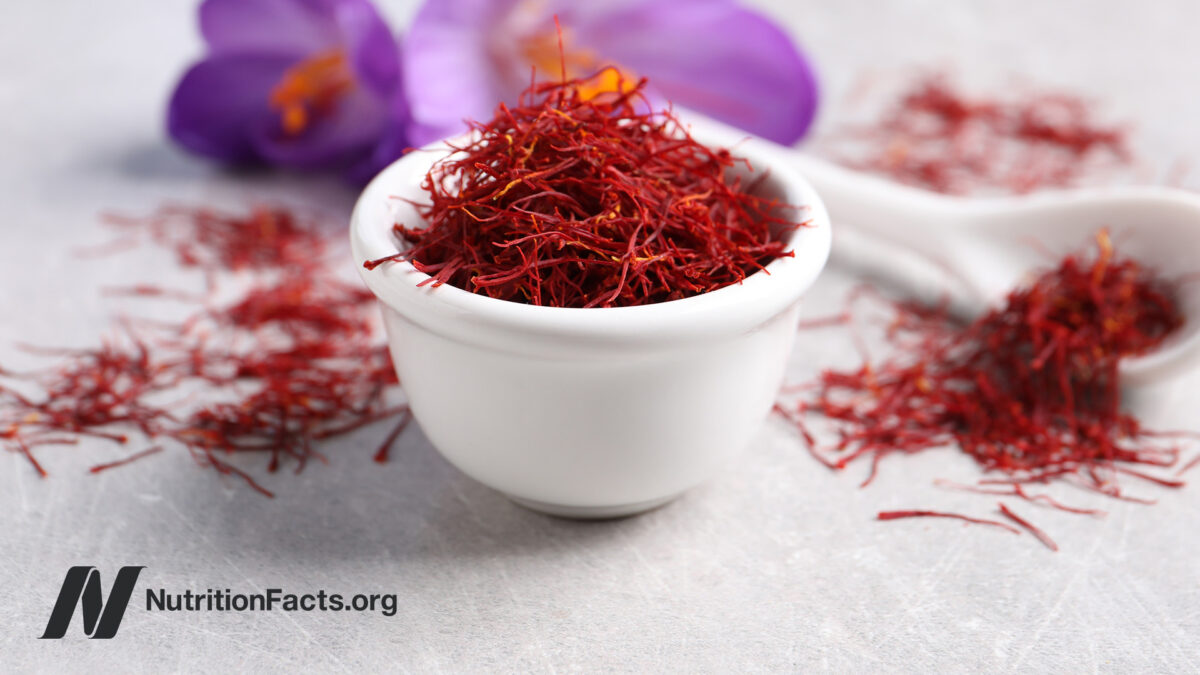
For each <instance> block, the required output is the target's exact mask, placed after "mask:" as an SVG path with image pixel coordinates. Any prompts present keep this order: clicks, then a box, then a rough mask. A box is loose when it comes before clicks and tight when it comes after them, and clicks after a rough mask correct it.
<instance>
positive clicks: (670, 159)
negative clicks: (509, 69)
mask: <svg viewBox="0 0 1200 675" xmlns="http://www.w3.org/2000/svg"><path fill="white" fill-rule="evenodd" d="M605 72H607V71H604V72H601V73H599V74H597V75H596V76H594V77H596V78H599V77H604V76H605ZM589 79H591V78H589ZM587 83H588V79H585V80H569V81H563V82H558V83H540V84H533V85H531V86H530V88H529V89H527V90H526V91H525V92H524V93H523V94H522V96H521V99H520V101H519V102H518V104H517V105H516V106H515V107H511V108H510V107H508V106H506V105H503V104H502V105H500V106H499V107H498V108H497V109H496V113H495V117H493V118H492V119H491V120H490V121H488V122H486V123H473V124H472V125H471V135H470V136H469V140H467V141H465V142H463V143H461V144H451V146H450V147H451V148H452V149H453V153H452V154H450V155H449V156H447V157H446V158H444V159H441V160H439V161H438V162H436V163H435V164H434V166H433V167H432V169H431V170H430V171H429V173H428V174H427V175H426V177H425V181H424V185H423V186H424V189H425V191H426V192H427V193H428V197H429V203H428V204H424V205H420V213H421V216H422V217H423V222H421V223H400V224H397V225H396V226H395V233H396V234H397V235H398V238H399V239H400V240H401V241H402V242H404V243H406V244H408V247H407V248H406V249H405V250H403V251H401V252H399V253H396V254H395V255H392V256H388V257H386V258H382V259H380V260H373V261H368V262H367V263H366V267H367V268H368V269H373V268H374V267H376V266H378V265H380V264H382V263H385V262H389V261H409V262H411V263H412V264H413V266H414V267H415V268H416V269H417V270H419V271H421V272H424V273H425V274H428V275H429V276H430V278H429V279H427V280H425V281H424V282H422V283H423V284H425V283H432V284H434V285H441V284H449V285H451V286H455V287H457V288H461V289H464V290H468V291H471V292H473V293H479V294H482V295H487V296H489V297H493V298H499V299H502V300H510V301H514V302H522V303H528V304H533V305H547V306H553V307H615V306H631V305H645V304H650V303H657V302H665V301H669V300H676V299H680V298H686V297H689V296H694V295H698V294H701V293H706V292H709V291H713V290H716V289H719V288H722V287H724V286H728V285H731V284H736V283H738V282H740V281H741V280H742V279H744V278H746V276H748V275H750V274H753V273H755V272H757V271H758V270H761V269H762V268H763V267H764V266H765V265H766V264H767V263H769V262H770V261H771V260H773V259H775V258H778V257H780V256H786V255H791V252H790V251H787V250H786V245H785V243H784V242H783V239H785V238H786V237H785V236H784V235H785V233H789V232H791V231H793V230H794V229H795V228H796V227H798V226H799V223H796V222H792V221H791V220H789V219H787V218H784V217H782V216H781V215H780V214H781V213H782V210H783V209H784V207H783V205H780V204H778V203H776V202H775V201H773V200H771V199H770V198H768V197H766V196H764V195H760V194H758V191H759V190H760V186H761V185H762V180H763V178H764V176H765V174H763V173H761V172H760V173H759V174H758V175H757V176H754V175H753V169H752V167H750V165H749V163H748V162H745V161H744V160H738V159H736V158H735V157H734V156H733V155H732V154H731V153H730V152H729V150H727V149H711V148H708V147H706V146H704V145H703V144H701V143H699V142H697V141H696V140H694V139H693V138H692V137H691V136H690V135H689V134H688V133H687V131H686V129H685V128H684V126H683V125H682V124H681V123H680V122H679V121H678V120H677V119H676V118H675V117H674V116H673V115H672V114H671V113H669V112H660V113H649V112H640V110H642V109H643V108H645V107H646V105H647V104H646V102H645V100H644V97H643V95H642V93H643V90H644V87H645V84H646V83H645V81H644V80H643V81H641V82H639V83H637V84H636V85H635V86H632V87H626V86H620V87H618V90H619V91H616V92H609V93H603V94H600V95H599V96H595V97H591V98H587V97H585V96H584V94H582V93H581V92H582V91H586V90H588V86H587ZM741 164H744V165H745V170H744V171H741V172H739V171H736V170H735V169H736V168H738V167H739V165H741ZM751 176H753V177H752V178H751Z"/></svg>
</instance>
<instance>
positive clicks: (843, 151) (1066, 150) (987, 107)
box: [827, 75, 1133, 194]
mask: <svg viewBox="0 0 1200 675" xmlns="http://www.w3.org/2000/svg"><path fill="white" fill-rule="evenodd" d="M827 140H828V145H829V147H828V150H827V153H828V154H829V155H830V156H831V158H832V159H835V160H836V161H839V162H841V163H843V164H845V165H847V166H850V167H852V168H855V169H859V170H863V171H869V172H872V173H877V174H881V175H884V176H887V177H889V178H892V179H893V180H896V181H899V182H901V183H905V184H908V185H914V186H918V187H922V188H925V189H928V190H934V191H936V192H944V193H954V194H965V193H971V192H979V191H986V190H989V189H990V190H999V191H1000V192H1007V193H1018V194H1020V193H1026V192H1031V191H1033V190H1037V189H1041V188H1046V187H1067V186H1071V185H1074V184H1076V183H1077V182H1078V179H1079V178H1080V177H1081V176H1082V175H1084V173H1085V172H1087V171H1092V170H1096V169H1100V168H1103V167H1104V166H1106V165H1109V166H1118V167H1123V166H1128V165H1129V164H1131V163H1132V161H1133V157H1132V155H1131V153H1130V151H1129V150H1128V147H1127V145H1128V143H1127V140H1126V130H1125V129H1123V128H1121V127H1118V126H1108V125H1104V124H1101V123H1099V122H1097V121H1096V120H1095V113H1094V110H1093V106H1092V105H1090V104H1089V102H1088V101H1086V100H1085V99H1083V98H1080V97H1078V96H1074V95H1071V94H1066V93H1049V94H1026V95H1024V96H1020V97H1017V96H1014V97H1012V98H1010V99H1007V100H1001V99H991V98H982V97H980V98H970V97H968V96H966V95H964V94H963V93H962V92H961V91H960V90H959V89H957V88H956V87H955V86H953V84H952V83H951V82H950V80H949V78H947V77H946V76H944V75H932V76H922V77H920V78H919V79H917V80H916V81H914V82H913V83H912V84H911V85H910V86H909V87H908V88H907V89H906V90H905V91H904V92H903V93H902V94H901V95H900V96H899V97H898V98H897V99H896V100H895V102H894V103H892V104H891V105H890V106H889V107H888V108H887V109H886V111H885V112H884V113H883V115H882V116H881V117H880V118H879V119H878V120H876V121H875V122H873V123H871V124H868V125H865V126H861V127H860V126H856V127H847V128H845V129H843V130H842V131H841V132H839V133H837V134H836V135H834V136H832V137H830V138H829V139H827Z"/></svg>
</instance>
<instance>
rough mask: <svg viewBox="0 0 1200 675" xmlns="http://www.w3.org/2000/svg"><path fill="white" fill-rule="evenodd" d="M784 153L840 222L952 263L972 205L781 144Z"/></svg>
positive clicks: (830, 213) (878, 238)
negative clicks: (967, 206) (963, 224)
mask: <svg viewBox="0 0 1200 675" xmlns="http://www.w3.org/2000/svg"><path fill="white" fill-rule="evenodd" d="M780 152H783V153H786V154H787V155H788V161H789V163H790V164H791V165H792V166H793V167H795V168H796V170H797V171H799V172H800V174H801V175H803V176H804V177H805V178H806V179H807V180H808V182H810V183H812V185H813V187H814V188H815V189H816V191H817V194H819V195H820V196H821V200H822V201H823V202H824V203H825V208H826V209H828V210H829V215H830V218H832V219H833V221H834V222H835V223H836V224H837V225H838V226H839V227H840V226H843V225H844V226H847V227H849V228H853V229H854V230H856V231H858V232H861V233H864V234H868V235H870V236H871V237H872V238H875V239H877V240H880V241H886V242H888V243H889V244H893V245H896V246H900V247H903V248H905V249H908V250H910V251H913V252H915V253H919V254H921V255H924V256H926V257H928V258H932V259H935V260H939V261H942V262H946V263H953V260H952V259H951V258H952V255H951V254H952V252H953V251H954V244H955V242H954V240H955V239H957V238H958V237H957V234H956V233H957V231H959V230H962V221H963V215H964V213H965V211H966V210H967V209H966V206H965V205H964V204H963V203H962V200H960V199H958V198H955V197H946V196H943V195H938V194H934V193H932V192H927V191H924V190H918V189H915V188H910V187H906V186H903V185H898V184H896V183H893V182H891V181H885V180H882V179H880V178H877V177H875V176H869V175H866V174H863V173H860V172H857V171H852V170H849V169H845V168H843V167H840V166H837V165H835V164H831V163H830V162H827V161H824V160H821V159H817V158H814V157H811V156H808V155H805V154H803V153H801V152H797V151H795V150H789V149H785V148H780ZM956 226H957V227H956Z"/></svg>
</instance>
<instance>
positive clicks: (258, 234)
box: [0, 206, 411, 496]
mask: <svg viewBox="0 0 1200 675" xmlns="http://www.w3.org/2000/svg"><path fill="white" fill-rule="evenodd" d="M109 220H110V222H112V223H114V224H115V225H116V226H117V227H119V228H121V229H122V230H123V231H124V234H125V237H124V238H123V239H122V241H129V240H136V239H139V238H143V237H144V236H145V235H149V238H150V240H151V241H152V242H154V243H156V244H158V245H159V246H162V247H166V248H167V249H169V250H171V251H172V252H173V253H174V258H175V261H176V262H177V263H178V264H179V265H181V266H185V267H195V268H198V269H201V270H202V271H203V272H204V273H205V275H206V277H207V279H208V284H209V289H208V293H207V294H204V295H202V296H201V297H200V298H199V303H197V300H198V299H197V298H196V297H193V296H191V295H190V294H188V293H185V292H181V291H175V290H168V289H162V288H159V287H156V286H153V285H137V286H134V287H131V288H130V289H124V290H126V291H129V293H127V294H129V295H133V296H135V297H149V298H156V299H157V298H162V299H173V300H177V301H182V302H186V303H189V304H199V305H200V307H199V308H197V309H196V310H194V311H193V313H192V314H191V315H190V316H188V317H187V318H186V319H184V320H183V321H181V322H177V323H172V322H161V321H148V320H140V321H138V320H130V321H119V322H117V323H116V329H117V330H116V332H115V335H114V336H113V337H111V338H109V339H107V340H105V341H103V342H102V343H101V344H100V345H99V346H97V347H92V348H85V349H57V350H45V349H39V350H37V351H38V352H39V353H42V354H45V355H47V356H55V357H58V358H59V359H61V361H60V362H59V363H58V364H56V365H53V366H50V367H47V368H44V369H42V370H38V371H34V372H30V373H13V372H11V371H8V370H3V369H0V377H3V378H5V379H7V380H9V381H10V383H11V385H12V386H10V385H9V384H5V383H0V440H6V441H8V443H9V444H10V446H12V447H13V449H14V450H16V451H17V452H20V453H21V454H22V455H24V456H25V457H26V458H27V459H28V461H29V462H30V464H31V465H32V466H33V467H34V469H35V470H36V471H37V472H38V473H39V475H42V476H45V475H46V472H45V470H44V469H43V468H42V466H41V464H40V463H39V462H38V461H37V460H36V458H35V457H34V455H33V452H32V449H33V448H35V447H38V446H41V445H50V444H63V443H71V444H73V443H75V442H76V441H77V440H78V439H79V438H83V437H91V438H102V439H106V440H110V441H112V442H115V443H118V444H125V443H128V442H129V435H130V434H131V433H135V434H140V435H142V436H144V437H146V438H151V439H163V440H170V441H174V442H175V443H177V444H179V445H182V446H184V447H185V448H186V449H187V450H188V451H189V452H190V454H191V455H192V457H193V458H194V459H195V460H196V461H197V462H198V463H199V464H201V465H202V466H207V467H209V468H212V469H213V470H215V471H216V472H218V473H219V474H223V475H231V476H236V477H238V478H241V479H242V480H244V481H245V482H246V483H247V484H248V485H249V486H250V487H252V488H253V489H255V490H257V491H259V492H261V493H263V494H264V495H267V496H273V495H272V493H271V491H269V490H267V489H266V488H265V487H264V486H263V485H262V484H261V483H259V482H258V481H257V480H255V479H254V478H253V477H252V476H251V475H250V474H249V473H247V472H246V471H245V470H243V469H241V468H239V467H237V466H235V465H234V464H232V463H231V461H230V460H231V459H232V458H233V456H235V455H246V454H255V455H262V456H265V457H266V458H267V470H268V471H269V472H275V471H277V470H279V469H280V468H281V467H282V466H284V465H285V464H290V465H291V466H292V467H294V470H295V471H297V472H299V471H300V470H302V469H303V468H304V467H305V466H306V465H307V464H308V462H310V461H313V460H315V461H319V462H325V461H326V459H325V457H324V455H323V454H321V452H320V451H319V449H318V448H317V446H316V444H317V442H318V441H320V440H322V439H326V438H331V437H334V436H340V435H343V434H347V433H350V432H352V431H355V430H357V429H359V428H361V427H364V426H366V425H368V424H372V423H375V422H380V421H383V420H385V419H389V418H398V419H399V422H398V424H397V425H396V426H394V427H393V429H392V430H391V432H390V433H389V434H388V435H387V438H386V440H385V442H384V443H383V445H382V446H381V447H380V448H379V450H378V451H377V452H376V454H375V459H376V461H385V460H386V458H387V455H388V450H389V448H390V447H391V446H392V445H393V444H394V443H395V441H396V439H397V438H398V437H399V435H400V434H401V433H402V432H403V430H404V429H405V427H406V426H407V424H408V422H409V420H410V419H411V414H410V412H409V410H408V408H407V406H405V405H401V404H397V403H396V402H394V401H392V400H391V399H394V398H395V396H396V393H397V391H398V386H397V385H398V383H397V382H396V376H395V371H394V369H393V368H392V363H391V360H390V358H389V356H388V354H387V350H386V348H385V347H384V346H383V345H382V344H381V340H380V339H378V335H377V334H376V328H375V321H376V319H375V316H376V307H375V301H374V298H373V296H372V295H371V294H370V293H369V292H368V291H367V290H366V289H365V288H363V287H361V286H360V285H358V284H357V283H355V284H351V283H347V282H345V281H342V280H341V279H340V278H338V276H337V275H336V274H335V273H334V271H333V270H334V269H335V265H336V263H335V262H332V261H331V260H330V258H331V256H330V255H329V253H330V251H329V241H330V236H329V235H327V234H326V233H325V232H323V231H322V229H321V228H320V227H319V223H318V222H317V221H316V220H313V219H309V218H305V217H302V216H300V215H299V214H297V213H296V212H295V211H292V210H289V209H286V208H282V207H255V208H253V209H251V210H250V212H249V213H246V214H240V213H226V212H221V211H216V210H213V209H207V208H192V207H186V206H169V207H165V208H163V209H161V210H159V211H158V212H156V213H154V214H151V215H150V216H147V217H140V218H131V217H117V216H112V217H110V218H109ZM234 289H236V290H237V291H238V293H232V294H231V293H230V292H229V291H230V290H234ZM231 295H232V296H233V297H232V299H227V298H229V297H230V296H231ZM18 383H23V386H17V385H18ZM197 387H200V388H201V389H203V390H205V391H207V392H208V393H209V394H210V396H207V397H204V396H200V397H197V395H196V394H195V393H194V392H193V390H195V389H196V388H197ZM27 388H33V389H39V390H40V394H39V395H33V394H28V393H22V392H23V391H24V390H25V389H27ZM185 391H186V392H189V393H187V394H185V393H184V392H185ZM197 398H202V399H205V400H196V399H197ZM183 413H186V414H183ZM163 447H164V446H163V444H161V443H160V444H156V445H154V446H152V447H149V448H147V449H145V450H142V451H140V452H136V453H134V454H132V455H129V456H127V457H125V458H123V459H120V460H116V461H114V462H109V463H106V464H99V465H96V466H94V467H92V469H91V472H92V473H99V472H101V471H105V470H108V469H111V468H115V467H118V466H124V465H126V464H129V463H130V462H133V461H136V460H139V459H142V458H144V457H148V456H150V455H153V454H157V453H158V452H160V451H161V450H162V449H163Z"/></svg>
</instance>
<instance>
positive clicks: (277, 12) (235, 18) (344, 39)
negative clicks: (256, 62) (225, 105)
mask: <svg viewBox="0 0 1200 675" xmlns="http://www.w3.org/2000/svg"><path fill="white" fill-rule="evenodd" d="M200 30H201V32H202V33H203V34H204V39H205V40H206V41H207V42H208V46H209V51H210V53H212V54H223V53H234V52H256V53H271V54H287V55H290V56H292V57H293V58H294V59H295V60H296V61H301V60H303V59H306V58H310V57H312V56H315V55H317V54H320V53H321V52H327V51H332V50H335V49H342V50H345V51H346V52H347V53H348V55H349V56H350V59H351V63H352V64H353V68H354V71H355V73H356V75H357V76H358V78H359V80H360V81H361V82H362V83H364V84H366V85H367V86H368V87H370V88H372V89H374V90H375V91H376V93H379V94H381V95H383V96H384V97H387V96H390V95H391V92H392V90H393V89H395V87H396V83H397V81H398V78H399V70H400V65H399V56H398V51H399V48H398V47H397V46H396V42H395V40H394V39H393V37H392V33H391V30H390V29H389V28H388V26H387V24H386V23H385V22H384V20H383V18H382V17H380V16H379V13H378V12H377V11H376V10H375V6H374V5H372V4H371V3H370V2H369V1H368V0H205V2H204V4H203V5H201V6H200Z"/></svg>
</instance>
